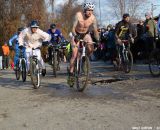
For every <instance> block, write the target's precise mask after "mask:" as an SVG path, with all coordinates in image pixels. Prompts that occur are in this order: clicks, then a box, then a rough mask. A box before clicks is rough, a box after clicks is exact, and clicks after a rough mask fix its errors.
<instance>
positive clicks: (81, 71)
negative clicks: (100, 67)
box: [76, 56, 90, 91]
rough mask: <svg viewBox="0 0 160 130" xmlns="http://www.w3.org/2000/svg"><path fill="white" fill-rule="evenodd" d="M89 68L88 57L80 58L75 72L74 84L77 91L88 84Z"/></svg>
mask: <svg viewBox="0 0 160 130" xmlns="http://www.w3.org/2000/svg"><path fill="white" fill-rule="evenodd" d="M89 68H90V67H89V59H88V57H87V56H85V57H83V58H82V59H81V60H80V62H79V67H78V70H77V74H76V84H77V89H78V91H83V90H84V89H85V88H86V86H87V84H88V79H89Z"/></svg>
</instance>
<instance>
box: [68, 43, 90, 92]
mask: <svg viewBox="0 0 160 130" xmlns="http://www.w3.org/2000/svg"><path fill="white" fill-rule="evenodd" d="M87 52H88V49H87V42H85V41H84V40H80V43H79V46H78V56H77V57H76V59H75V63H74V76H73V77H72V78H71V79H70V80H69V81H68V84H69V86H70V87H74V86H75V87H76V88H77V90H78V91H79V92H82V91H84V89H85V88H86V87H87V85H88V80H89V71H90V61H89V57H88V55H87ZM67 70H68V74H69V69H68V68H67Z"/></svg>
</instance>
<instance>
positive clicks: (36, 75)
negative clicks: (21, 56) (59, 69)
mask: <svg viewBox="0 0 160 130" xmlns="http://www.w3.org/2000/svg"><path fill="white" fill-rule="evenodd" d="M30 73H31V82H32V84H33V86H34V88H35V89H38V88H39V87H40V71H39V67H38V64H37V62H36V60H33V59H31V61H30Z"/></svg>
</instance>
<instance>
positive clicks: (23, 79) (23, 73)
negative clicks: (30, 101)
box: [21, 59, 26, 82]
mask: <svg viewBox="0 0 160 130" xmlns="http://www.w3.org/2000/svg"><path fill="white" fill-rule="evenodd" d="M21 66H22V81H23V82H25V81H26V62H25V60H24V59H22V61H21Z"/></svg>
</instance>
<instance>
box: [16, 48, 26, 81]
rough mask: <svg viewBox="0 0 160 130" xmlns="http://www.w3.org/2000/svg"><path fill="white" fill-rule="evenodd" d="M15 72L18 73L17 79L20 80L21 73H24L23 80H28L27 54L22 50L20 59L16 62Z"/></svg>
mask: <svg viewBox="0 0 160 130" xmlns="http://www.w3.org/2000/svg"><path fill="white" fill-rule="evenodd" d="M15 74H16V79H17V80H19V79H20V75H22V81H23V82H25V81H26V59H25V56H24V54H23V52H22V50H20V52H19V59H18V62H17V64H16V69H15Z"/></svg>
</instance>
